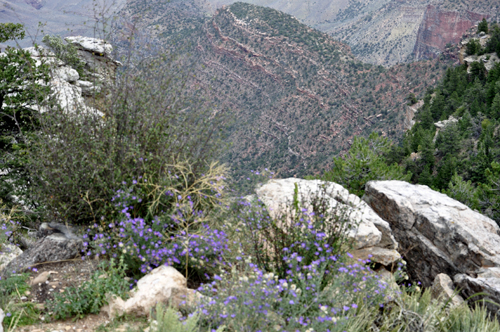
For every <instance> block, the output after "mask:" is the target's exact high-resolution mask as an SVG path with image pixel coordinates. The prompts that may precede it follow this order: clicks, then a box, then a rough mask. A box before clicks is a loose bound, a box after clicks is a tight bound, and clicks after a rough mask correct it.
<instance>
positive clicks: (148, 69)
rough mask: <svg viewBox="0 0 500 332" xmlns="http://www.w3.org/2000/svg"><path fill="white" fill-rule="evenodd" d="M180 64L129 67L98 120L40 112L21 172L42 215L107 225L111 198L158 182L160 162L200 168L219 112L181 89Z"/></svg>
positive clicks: (79, 113) (215, 148)
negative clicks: (25, 170)
mask: <svg viewBox="0 0 500 332" xmlns="http://www.w3.org/2000/svg"><path fill="white" fill-rule="evenodd" d="M183 64H184V63H182V62H181V61H180V60H179V61H177V60H175V59H169V58H166V56H159V57H156V58H149V59H147V60H144V61H143V62H141V63H138V64H134V65H132V64H130V66H129V67H127V68H128V69H127V71H126V72H125V73H123V74H122V75H121V76H120V77H119V78H118V79H117V84H116V87H115V88H114V90H113V91H112V95H111V96H110V99H109V100H108V101H107V102H106V103H105V104H104V105H102V108H101V110H102V111H103V112H104V113H105V116H104V117H101V115H100V114H98V113H95V112H92V111H89V109H88V108H79V109H77V110H76V111H75V112H74V113H70V112H68V111H64V110H53V111H51V112H46V113H44V114H41V115H40V118H39V121H40V123H41V130H40V131H39V132H38V133H37V135H36V136H35V137H33V139H32V140H31V145H30V153H29V170H30V172H31V175H32V176H33V178H34V180H33V186H32V191H31V194H32V197H33V199H34V200H35V201H37V202H38V203H39V205H40V206H41V207H42V208H44V209H45V217H48V218H52V219H54V218H55V219H59V220H61V221H63V222H65V221H68V222H70V223H77V224H87V225H88V224H92V223H95V222H99V221H100V220H101V218H104V221H105V222H111V221H114V220H115V217H117V214H118V210H117V208H116V206H115V205H114V203H113V202H112V201H111V199H112V197H113V196H114V195H115V193H116V191H117V190H119V189H122V188H123V187H124V186H127V185H129V184H131V183H132V182H133V181H134V180H137V179H139V178H141V177H142V178H144V179H146V178H147V180H148V181H149V182H150V183H154V184H158V185H163V184H164V183H166V182H168V179H166V177H168V173H167V172H168V169H169V166H168V165H176V164H179V165H181V164H184V163H188V164H189V165H190V167H192V169H193V172H194V174H201V173H203V172H204V171H205V170H206V168H207V167H208V166H209V165H210V162H211V161H212V160H213V159H214V157H215V156H217V154H218V152H219V151H220V150H221V148H222V147H223V146H224V145H223V144H221V143H220V142H219V141H218V138H219V134H220V130H219V129H220V126H221V121H222V118H223V114H222V112H219V113H217V114H212V110H211V109H210V108H209V107H207V106H206V105H205V104H203V102H204V100H203V98H202V96H201V95H199V94H198V91H195V90H193V89H190V90H188V89H186V88H185V86H184V85H183V84H184V82H185V81H186V79H187V78H186V75H185V74H184V73H183V72H182V69H181V68H182V66H183ZM191 181H192V179H191V178H188V179H187V184H188V185H190V184H191Z"/></svg>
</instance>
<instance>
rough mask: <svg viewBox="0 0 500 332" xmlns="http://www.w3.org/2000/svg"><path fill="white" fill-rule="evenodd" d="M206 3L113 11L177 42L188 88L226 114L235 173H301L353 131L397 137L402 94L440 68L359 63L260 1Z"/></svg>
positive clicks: (162, 39)
mask: <svg viewBox="0 0 500 332" xmlns="http://www.w3.org/2000/svg"><path fill="white" fill-rule="evenodd" d="M151 8H154V9H155V10H150V9H151ZM206 10H207V7H206V3H203V2H201V1H199V0H191V1H188V0H185V1H177V2H172V3H169V4H166V3H163V2H160V1H152V0H150V1H144V0H131V1H129V3H128V4H127V6H126V7H125V8H124V10H123V11H122V12H121V14H122V15H124V16H126V17H130V18H132V17H137V16H139V15H140V14H141V13H142V16H141V19H140V20H137V21H136V22H137V26H136V29H138V31H141V32H143V33H144V32H145V31H149V32H150V34H151V35H154V36H155V38H156V40H155V43H156V44H162V45H164V46H165V47H169V48H171V47H172V45H174V42H178V43H181V44H182V45H184V48H182V50H181V51H180V52H184V53H181V57H184V54H186V55H187V54H189V55H190V57H191V59H192V61H193V63H194V65H193V67H192V69H191V71H192V72H193V74H194V75H195V76H194V77H193V81H192V82H189V83H188V86H189V85H192V86H197V87H201V88H202V89H205V90H206V93H207V96H208V98H210V99H211V101H212V103H213V104H214V105H215V106H214V107H215V108H216V110H215V111H217V112H229V113H231V114H232V115H233V118H234V123H233V125H231V126H230V127H229V128H228V135H229V142H231V144H232V145H231V147H230V148H229V151H228V153H227V154H226V155H225V157H224V160H225V161H227V162H228V163H230V164H231V167H232V169H235V170H236V177H238V176H242V175H243V174H248V172H249V170H251V169H257V168H259V167H268V168H270V169H273V170H275V171H277V172H279V173H280V174H281V175H282V176H290V175H303V174H307V173H309V174H310V173H312V172H317V171H321V170H323V169H325V168H326V167H328V165H329V164H330V163H331V161H332V157H333V156H334V155H338V154H339V153H342V152H343V151H346V150H347V149H348V148H349V146H350V143H351V142H352V139H353V137H354V136H356V135H367V134H368V133H370V132H371V131H379V132H380V133H381V134H384V135H387V136H392V137H401V135H402V132H403V130H404V127H405V116H406V112H407V106H406V98H407V96H408V94H409V93H411V92H413V93H415V94H416V95H421V94H422V93H423V91H425V89H426V88H427V87H428V86H429V85H431V84H433V83H434V82H435V81H436V80H437V79H439V78H440V75H441V74H442V72H443V71H444V69H445V68H446V63H445V62H439V61H437V60H433V61H421V62H414V63H412V64H407V65H406V64H405V65H403V64H401V65H396V66H394V67H392V68H390V69H386V68H383V67H381V66H374V65H371V64H367V63H362V62H361V61H359V60H357V59H356V58H355V57H354V56H353V54H352V53H351V51H350V47H349V46H348V45H346V44H344V43H342V42H339V41H336V40H334V39H333V38H331V37H330V36H329V35H328V34H325V33H322V32H320V31H318V30H315V29H312V28H310V27H308V26H306V25H304V24H301V23H300V22H299V21H298V20H297V19H295V18H293V17H291V16H290V15H287V14H284V13H282V12H279V11H276V10H273V9H270V8H265V7H259V6H254V5H249V4H245V3H235V4H233V5H231V6H227V7H225V8H221V9H219V10H217V11H216V12H214V13H213V15H212V16H208V15H207V14H206ZM193 13H196V15H193Z"/></svg>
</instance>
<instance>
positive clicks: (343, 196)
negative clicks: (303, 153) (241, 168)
mask: <svg viewBox="0 0 500 332" xmlns="http://www.w3.org/2000/svg"><path fill="white" fill-rule="evenodd" d="M295 185H297V188H298V199H299V201H300V203H301V204H303V205H304V206H303V207H304V208H306V209H308V210H309V211H311V210H312V205H311V202H312V201H313V200H314V199H317V198H319V199H321V200H325V201H326V202H327V203H328V207H329V212H330V213H331V214H335V215H337V216H342V217H346V218H347V220H348V222H349V223H350V224H351V225H352V226H353V227H352V228H351V229H350V230H349V231H348V237H349V238H350V239H352V240H353V245H354V249H362V248H366V250H365V251H369V250H371V249H373V248H374V247H378V248H379V249H381V248H384V249H387V252H385V254H387V255H385V258H387V259H386V260H384V263H387V264H389V260H390V259H388V257H393V258H395V257H396V256H399V255H398V254H397V252H396V253H395V254H396V255H394V253H391V254H389V251H390V250H391V249H396V248H397V247H398V244H397V242H396V241H395V239H394V237H393V236H392V233H391V228H390V226H389V224H388V223H387V222H386V221H384V220H382V219H381V218H380V217H379V216H378V215H377V214H376V213H375V212H374V211H373V210H372V209H371V208H370V207H369V206H368V205H367V204H366V203H365V202H363V201H362V200H360V199H359V197H357V196H355V195H352V194H349V192H348V191H347V190H346V189H345V188H344V187H342V186H341V185H339V184H336V183H333V182H327V181H321V180H303V179H297V178H289V179H280V180H271V181H269V182H268V183H266V184H265V185H263V186H261V187H259V188H257V189H256V193H257V196H258V198H259V199H260V200H261V201H262V202H263V203H264V204H265V206H266V208H267V210H268V211H269V214H270V215H271V217H272V218H277V217H278V216H280V215H284V214H285V213H287V212H288V211H289V210H287V209H289V207H290V206H291V203H292V201H293V197H294V191H295ZM292 213H293V211H292ZM377 250H378V249H377Z"/></svg>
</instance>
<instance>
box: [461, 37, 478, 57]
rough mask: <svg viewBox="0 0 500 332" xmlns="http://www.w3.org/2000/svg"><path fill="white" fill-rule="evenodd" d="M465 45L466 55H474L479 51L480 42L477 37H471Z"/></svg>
mask: <svg viewBox="0 0 500 332" xmlns="http://www.w3.org/2000/svg"><path fill="white" fill-rule="evenodd" d="M466 46H467V49H466V51H465V52H466V53H467V55H474V54H477V53H479V51H481V44H480V43H479V40H478V39H475V38H471V39H470V40H469V42H468V43H467V45H466Z"/></svg>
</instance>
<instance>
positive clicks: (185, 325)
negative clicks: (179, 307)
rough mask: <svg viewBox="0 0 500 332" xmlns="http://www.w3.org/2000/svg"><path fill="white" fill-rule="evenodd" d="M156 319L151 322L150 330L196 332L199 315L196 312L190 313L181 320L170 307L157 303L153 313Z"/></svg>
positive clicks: (159, 331)
mask: <svg viewBox="0 0 500 332" xmlns="http://www.w3.org/2000/svg"><path fill="white" fill-rule="evenodd" d="M154 316H155V318H156V321H155V322H153V324H151V328H150V331H151V332H197V331H199V328H198V321H199V317H198V315H197V314H193V315H190V316H189V317H188V318H187V319H186V320H185V321H183V322H181V321H180V320H179V319H180V317H179V314H178V312H177V311H176V310H175V309H173V308H172V307H166V308H165V306H164V305H163V304H161V303H158V304H157V305H156V311H155V314H154Z"/></svg>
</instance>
